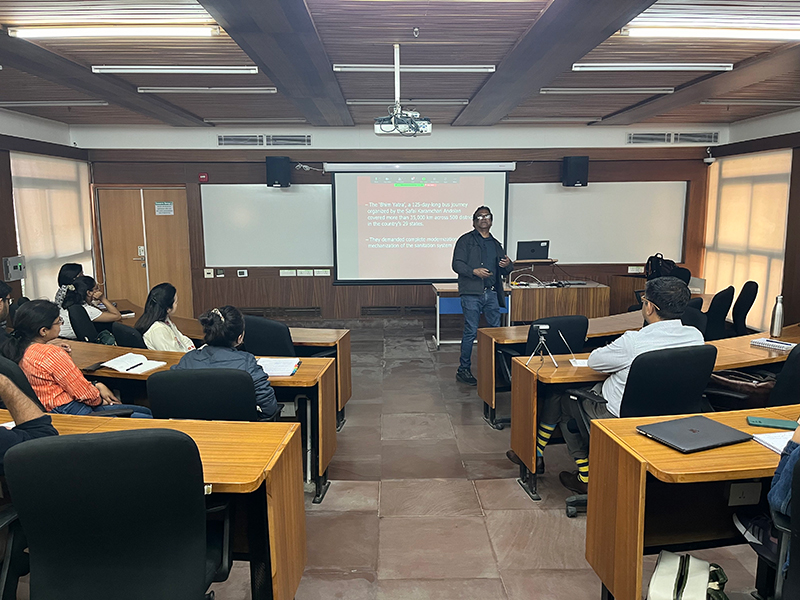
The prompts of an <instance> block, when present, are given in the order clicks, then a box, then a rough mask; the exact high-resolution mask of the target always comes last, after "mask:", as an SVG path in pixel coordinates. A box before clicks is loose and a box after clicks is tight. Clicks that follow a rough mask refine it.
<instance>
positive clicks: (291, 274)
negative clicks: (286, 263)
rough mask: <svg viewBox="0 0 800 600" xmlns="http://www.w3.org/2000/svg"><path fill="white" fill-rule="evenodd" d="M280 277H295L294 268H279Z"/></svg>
mask: <svg viewBox="0 0 800 600" xmlns="http://www.w3.org/2000/svg"><path fill="white" fill-rule="evenodd" d="M281 277H297V271H296V270H295V269H281Z"/></svg>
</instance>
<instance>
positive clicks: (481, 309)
mask: <svg viewBox="0 0 800 600" xmlns="http://www.w3.org/2000/svg"><path fill="white" fill-rule="evenodd" d="M461 312H463V313H464V334H463V335H462V336H461V364H460V366H459V368H460V369H469V368H470V367H471V365H472V344H473V342H474V341H475V337H476V336H477V335H478V324H479V323H480V319H481V313H483V314H484V316H485V317H486V322H487V323H489V327H500V304H499V303H498V302H497V292H496V291H495V290H494V288H486V289H484V290H483V294H482V295H480V296H467V295H464V296H461Z"/></svg>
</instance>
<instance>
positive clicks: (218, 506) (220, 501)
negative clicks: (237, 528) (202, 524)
mask: <svg viewBox="0 0 800 600" xmlns="http://www.w3.org/2000/svg"><path fill="white" fill-rule="evenodd" d="M229 506H230V499H229V498H228V497H227V496H225V495H221V494H212V495H211V496H206V514H207V515H210V514H213V513H218V512H223V511H226V510H228V507H229Z"/></svg>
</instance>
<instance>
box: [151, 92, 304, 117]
mask: <svg viewBox="0 0 800 600" xmlns="http://www.w3.org/2000/svg"><path fill="white" fill-rule="evenodd" d="M162 98H169V101H170V102H172V103H173V104H174V105H176V106H180V107H181V108H183V109H184V110H188V111H189V112H191V113H194V114H196V115H198V116H199V117H201V118H203V119H218V118H228V119H231V118H258V119H264V118H281V117H285V118H302V117H303V114H302V113H301V112H300V111H299V110H298V109H297V107H295V105H294V104H292V103H291V102H290V101H289V100H288V99H287V98H286V97H285V96H282V95H281V94H169V95H164V96H162Z"/></svg>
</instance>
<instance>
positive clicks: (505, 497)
mask: <svg viewBox="0 0 800 600" xmlns="http://www.w3.org/2000/svg"><path fill="white" fill-rule="evenodd" d="M474 483H475V489H476V490H477V491H478V498H479V499H480V502H481V507H482V508H483V510H533V509H535V508H537V505H539V504H541V503H538V502H534V501H533V500H531V499H530V497H529V496H528V494H526V493H525V491H524V490H523V489H522V488H521V487H520V485H519V483H517V480H516V479H480V480H478V481H475V482H474Z"/></svg>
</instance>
